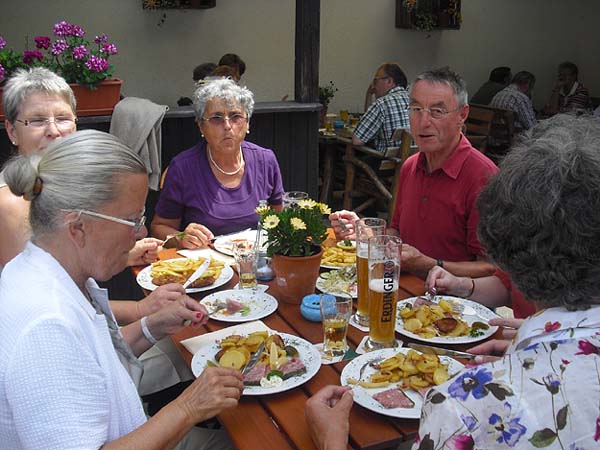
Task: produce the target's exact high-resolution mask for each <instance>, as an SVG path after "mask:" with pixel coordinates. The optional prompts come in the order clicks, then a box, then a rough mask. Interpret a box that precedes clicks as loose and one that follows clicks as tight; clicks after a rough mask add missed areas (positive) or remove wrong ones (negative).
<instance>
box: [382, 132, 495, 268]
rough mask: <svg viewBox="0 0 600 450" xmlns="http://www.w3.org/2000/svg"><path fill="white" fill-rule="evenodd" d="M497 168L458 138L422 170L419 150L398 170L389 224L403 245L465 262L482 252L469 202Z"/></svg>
mask: <svg viewBox="0 0 600 450" xmlns="http://www.w3.org/2000/svg"><path fill="white" fill-rule="evenodd" d="M497 172H498V167H496V165H495V164H494V163H493V162H492V161H491V160H490V159H489V158H487V157H486V156H484V155H483V154H482V153H481V152H479V151H478V150H476V149H475V148H473V147H472V146H471V144H470V142H469V141H468V140H467V138H466V137H464V136H461V139H460V141H459V143H458V145H457V146H456V149H455V150H454V151H453V152H452V154H451V155H450V157H449V158H448V159H447V160H446V161H445V162H444V163H443V165H442V166H441V167H440V168H439V169H436V170H434V171H433V172H432V173H430V174H428V173H427V165H426V161H425V154H423V153H421V152H419V153H417V154H415V155H413V156H411V157H410V158H408V159H407V160H406V162H405V163H404V165H403V166H402V169H401V171H400V183H399V186H398V189H399V190H398V200H397V203H396V209H395V211H394V217H393V219H392V223H391V224H390V226H391V228H395V229H396V230H398V231H399V232H400V238H401V239H402V241H403V242H405V243H406V244H410V245H412V246H413V247H415V248H417V249H418V250H419V251H420V252H421V253H423V254H425V255H427V256H430V257H432V258H435V259H442V260H444V261H471V260H473V259H475V257H476V256H477V255H483V254H484V249H483V247H482V246H481V244H480V243H479V240H478V239H477V222H478V221H479V214H478V213H477V211H476V208H475V201H476V200H477V196H478V195H479V193H480V192H481V189H482V188H483V187H484V186H485V185H486V183H487V182H488V180H489V179H490V177H491V176H492V175H494V174H495V173H497Z"/></svg>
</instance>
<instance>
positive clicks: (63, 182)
mask: <svg viewBox="0 0 600 450" xmlns="http://www.w3.org/2000/svg"><path fill="white" fill-rule="evenodd" d="M124 173H133V174H138V173H139V174H142V173H147V170H146V167H145V166H144V163H143V162H142V160H141V159H140V158H139V157H138V156H137V155H136V154H135V153H134V152H133V151H131V150H130V149H129V147H127V146H126V145H125V144H123V143H122V142H121V141H120V140H119V139H118V138H116V137H115V136H113V135H111V134H108V133H104V132H102V131H96V130H85V131H77V132H75V133H73V134H71V135H69V136H66V137H64V138H62V139H57V140H56V141H54V142H52V143H51V144H50V145H49V146H48V147H47V148H46V150H45V151H44V152H43V154H41V155H37V154H36V155H30V156H25V155H19V156H16V157H14V158H13V159H11V160H9V161H8V163H7V164H6V166H5V168H4V177H5V181H6V184H8V187H9V188H10V190H11V191H12V193H13V194H15V195H18V196H23V197H25V198H26V199H27V200H31V208H30V213H29V222H30V224H31V231H32V232H33V235H34V236H38V237H39V236H41V235H43V234H50V233H51V232H53V231H54V230H56V229H57V228H58V227H59V226H61V225H62V217H63V216H64V211H65V210H71V211H72V210H79V209H88V210H92V211H94V210H96V209H97V208H98V207H101V206H102V205H104V204H105V203H107V202H110V201H111V200H114V199H115V197H116V195H117V192H116V185H115V180H116V177H117V176H118V175H120V174H124Z"/></svg>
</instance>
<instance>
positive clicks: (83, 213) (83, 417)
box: [0, 130, 243, 450]
mask: <svg viewBox="0 0 600 450" xmlns="http://www.w3.org/2000/svg"><path fill="white" fill-rule="evenodd" d="M74 168H76V170H74ZM5 176H6V182H7V184H8V185H9V187H10V189H11V190H12V191H13V192H15V193H17V194H18V195H19V196H21V195H22V196H24V197H25V198H28V199H30V202H31V213H30V215H29V222H30V225H31V232H32V237H31V241H29V242H28V243H27V244H26V246H25V249H24V250H23V251H22V252H21V253H20V254H19V255H17V256H16V257H15V258H14V259H12V260H11V261H10V262H9V263H8V264H7V265H6V267H5V268H4V272H3V273H2V277H1V278H0V304H2V316H1V317H0V435H1V436H2V447H3V448H10V449H16V448H21V449H37V448H44V449H66V448H81V449H83V448H87V449H98V448H103V449H106V450H109V449H113V448H115V449H116V448H119V449H122V448H144V449H148V450H150V449H164V448H174V447H175V445H176V443H177V442H179V441H180V440H182V439H183V438H184V436H185V435H186V433H188V432H191V433H192V435H190V436H189V439H197V440H196V442H195V443H194V445H193V446H189V447H187V448H195V449H196V448H201V445H206V444H207V443H208V442H209V440H213V441H214V440H218V441H219V442H222V443H223V445H222V447H219V448H224V447H227V448H232V447H233V446H232V444H231V442H230V441H229V440H228V438H227V436H226V434H225V433H224V432H223V431H221V430H207V429H200V428H197V427H194V425H195V424H196V423H198V422H200V421H203V420H206V419H208V418H211V417H214V416H215V415H216V414H219V413H220V412H221V411H223V410H224V409H228V408H233V407H235V406H236V405H237V403H238V400H239V398H240V396H241V393H242V390H243V384H242V377H241V374H240V373H239V372H237V371H235V370H232V369H224V368H213V367H210V368H207V369H206V370H205V371H204V372H203V373H202V374H201V375H200V377H199V378H198V379H196V380H195V381H194V382H193V383H192V384H191V386H190V387H189V388H187V389H186V390H185V391H184V392H183V393H182V394H181V395H180V396H179V397H177V399H175V400H174V401H173V402H171V403H170V404H169V405H167V406H166V407H164V408H163V409H162V410H161V411H159V412H158V413H157V414H156V415H154V416H153V417H152V418H151V419H150V420H147V419H146V415H145V413H144V409H143V407H142V402H141V401H140V398H139V396H138V393H137V391H136V388H135V385H136V384H135V383H134V380H136V379H139V377H140V375H141V364H140V362H139V360H138V359H137V356H138V355H140V354H141V353H142V352H144V351H146V350H147V349H149V348H150V347H151V346H152V345H153V343H154V342H156V341H157V340H158V339H162V338H164V337H167V336H168V335H171V334H174V333H177V332H178V331H180V330H182V329H183V328H184V327H185V326H186V325H185V323H186V322H188V321H189V322H190V323H191V324H193V325H195V326H198V325H202V324H205V323H206V321H207V320H208V312H207V311H206V309H204V307H203V306H202V305H200V304H199V303H198V302H197V301H195V300H193V299H191V298H189V297H186V296H181V297H180V298H179V299H178V300H177V301H175V302H173V303H171V304H170V305H168V306H167V307H165V308H162V309H161V310H159V311H157V312H156V313H154V314H151V315H148V316H145V317H144V318H142V319H141V320H137V321H135V322H134V323H132V324H130V325H127V326H125V327H123V328H121V329H119V328H118V326H117V324H116V323H115V318H114V315H113V313H112V310H111V308H110V306H109V303H108V295H107V292H106V290H105V289H100V288H99V287H98V285H97V284H96V281H95V280H107V279H109V278H111V277H112V276H113V275H114V274H116V273H118V272H120V271H121V270H123V269H124V268H125V266H126V264H127V255H128V251H129V250H130V249H131V248H132V247H133V245H134V244H135V242H136V239H140V238H142V237H144V236H145V235H146V229H145V228H144V203H145V199H146V194H147V192H148V175H147V171H146V167H145V166H144V163H143V162H142V161H141V159H139V157H138V156H137V155H136V154H135V153H133V152H132V151H131V150H130V149H129V148H128V147H126V146H125V145H124V144H123V143H121V141H119V139H118V138H116V137H115V136H112V135H110V134H107V133H103V132H101V131H96V130H85V131H80V132H76V133H73V134H71V135H69V136H66V137H64V138H63V139H60V140H57V141H55V142H53V143H52V144H50V145H49V146H48V148H47V149H46V151H45V152H44V153H43V154H41V155H29V156H24V155H22V156H19V157H17V158H16V159H14V160H12V161H10V162H9V163H8V164H7V166H6V168H5ZM31 399H35V401H31ZM190 444H191V442H190ZM202 448H203V447H202ZM212 448H217V447H212Z"/></svg>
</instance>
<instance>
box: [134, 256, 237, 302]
mask: <svg viewBox="0 0 600 450" xmlns="http://www.w3.org/2000/svg"><path fill="white" fill-rule="evenodd" d="M183 259H187V258H173V259H169V260H167V261H175V260H183ZM151 271H152V266H148V267H144V268H143V269H142V271H141V272H140V273H138V276H137V277H136V280H137V282H138V284H139V285H140V286H141V287H143V288H144V289H147V290H149V291H153V290H154V289H156V288H157V287H158V286H157V285H155V284H154V283H153V282H152V277H151V276H150V272H151ZM232 277H233V269H232V268H231V267H229V266H225V267H223V270H222V271H221V275H219V278H217V279H216V280H215V282H214V283H213V284H209V285H208V286H202V287H195V288H187V289H186V290H185V292H187V293H188V294H193V293H194V292H202V291H210V290H211V289H215V288H218V287H219V286H223V285H224V284H225V283H227V282H228V281H229V280H231V278H232Z"/></svg>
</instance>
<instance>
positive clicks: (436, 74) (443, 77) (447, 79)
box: [410, 66, 469, 108]
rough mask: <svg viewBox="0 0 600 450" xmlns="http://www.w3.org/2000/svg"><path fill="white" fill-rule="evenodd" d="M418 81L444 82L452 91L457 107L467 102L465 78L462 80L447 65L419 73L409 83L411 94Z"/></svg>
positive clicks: (467, 94)
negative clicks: (410, 83)
mask: <svg viewBox="0 0 600 450" xmlns="http://www.w3.org/2000/svg"><path fill="white" fill-rule="evenodd" d="M419 81H427V82H429V83H434V84H445V85H446V86H449V87H450V88H451V89H452V91H454V96H455V97H456V103H458V107H459V108H460V107H462V106H464V105H466V104H468V103H469V93H468V92H467V83H465V80H463V79H462V77H461V76H460V75H459V74H457V73H456V72H454V71H452V70H450V67H448V66H446V67H441V68H439V69H430V70H426V71H425V72H422V73H420V74H419V75H418V76H417V78H416V79H415V82H414V83H413V84H412V85H411V88H410V93H411V95H412V91H413V89H414V86H415V85H416V84H417V82H419Z"/></svg>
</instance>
